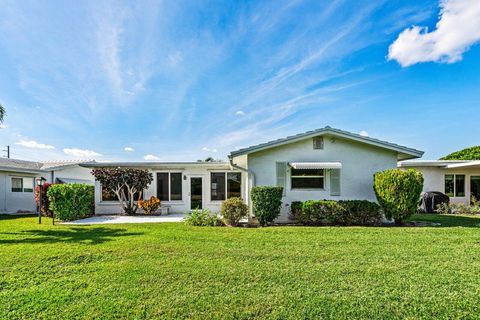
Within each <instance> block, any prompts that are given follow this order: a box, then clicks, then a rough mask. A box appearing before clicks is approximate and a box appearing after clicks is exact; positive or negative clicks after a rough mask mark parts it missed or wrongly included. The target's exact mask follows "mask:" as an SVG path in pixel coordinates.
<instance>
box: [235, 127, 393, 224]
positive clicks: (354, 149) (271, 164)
mask: <svg viewBox="0 0 480 320" xmlns="http://www.w3.org/2000/svg"><path fill="white" fill-rule="evenodd" d="M234 161H235V162H236V159H234ZM328 161H339V162H341V163H342V169H341V173H340V187H341V194H340V196H331V195H330V175H329V171H328V170H327V172H326V179H325V189H324V190H292V189H291V181H290V168H288V172H287V190H286V196H285V197H284V198H283V200H282V202H283V205H282V211H281V216H280V217H279V218H278V221H286V220H288V213H289V204H290V203H291V202H292V201H305V200H320V199H333V200H341V199H351V200H370V201H376V199H375V194H374V191H373V175H374V173H376V172H378V171H383V170H386V169H391V168H396V167H397V153H396V152H394V151H390V150H385V149H382V148H378V147H374V146H370V145H367V144H364V143H360V142H354V141H351V140H347V139H340V138H333V137H328V136H325V137H324V149H322V150H317V149H313V142H312V139H311V138H308V139H305V140H302V141H299V142H294V143H291V144H287V145H283V146H279V147H275V148H270V149H267V150H263V151H259V152H255V153H251V154H249V155H248V169H250V170H252V171H253V172H254V174H255V185H257V186H261V185H276V164H275V163H276V162H328Z"/></svg>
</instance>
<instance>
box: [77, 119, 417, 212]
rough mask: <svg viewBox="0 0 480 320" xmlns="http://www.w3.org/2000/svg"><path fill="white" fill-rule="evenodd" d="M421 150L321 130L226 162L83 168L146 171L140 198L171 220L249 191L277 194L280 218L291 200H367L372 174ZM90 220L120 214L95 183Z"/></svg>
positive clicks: (242, 152)
mask: <svg viewBox="0 0 480 320" xmlns="http://www.w3.org/2000/svg"><path fill="white" fill-rule="evenodd" d="M422 155H423V152H422V151H419V150H416V149H412V148H408V147H404V146H400V145H397V144H393V143H390V142H386V141H382V140H378V139H373V138H370V137H365V136H362V135H359V134H355V133H351V132H347V131H343V130H339V129H334V128H331V127H325V128H321V129H318V130H313V131H308V132H305V133H301V134H297V135H295V136H290V137H286V138H282V139H278V140H275V141H270V142H267V143H263V144H259V145H256V146H252V147H248V148H244V149H240V150H237V151H233V152H231V153H230V155H229V162H173V163H162V162H112V163H83V164H81V166H83V167H87V168H95V167H108V166H109V167H135V168H145V169H148V170H149V171H150V172H151V173H152V174H153V176H154V181H153V183H152V184H151V185H150V186H149V188H148V189H147V190H145V191H144V197H145V198H149V197H150V196H157V197H158V198H160V200H161V201H162V205H166V206H169V207H170V211H171V212H174V213H184V212H187V211H189V210H191V209H194V208H197V207H199V208H207V209H210V210H212V211H214V212H217V211H218V210H219V209H220V205H221V202H222V201H223V200H225V199H227V198H229V197H237V196H241V197H242V198H243V199H245V202H246V203H247V204H250V203H249V198H250V197H249V194H250V190H251V188H252V187H253V186H262V185H277V186H282V187H284V198H283V207H282V214H281V217H279V219H278V221H286V220H287V219H288V212H289V205H290V203H291V202H292V201H298V200H300V201H304V200H311V199H335V200H340V199H365V200H370V201H375V194H374V191H373V174H374V173H375V172H378V171H382V170H386V169H391V168H396V167H397V162H398V161H402V160H408V159H415V158H420V157H421V156H422ZM95 189H96V190H95V213H96V214H112V213H120V212H122V210H121V208H120V205H119V203H118V202H117V201H116V200H115V197H114V195H112V194H110V193H109V192H108V191H107V190H102V186H101V185H100V184H99V183H98V182H96V183H95Z"/></svg>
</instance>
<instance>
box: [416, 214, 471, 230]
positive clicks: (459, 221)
mask: <svg viewBox="0 0 480 320" xmlns="http://www.w3.org/2000/svg"><path fill="white" fill-rule="evenodd" d="M409 220H410V221H426V222H433V223H440V225H439V226H435V228H452V227H466V228H480V216H465V215H453V214H449V215H446V214H415V215H413V216H412V217H411V218H410V219H409Z"/></svg>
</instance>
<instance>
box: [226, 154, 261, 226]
mask: <svg viewBox="0 0 480 320" xmlns="http://www.w3.org/2000/svg"><path fill="white" fill-rule="evenodd" d="M228 161H229V162H230V167H231V168H234V169H238V170H240V171H243V172H246V173H247V190H246V191H247V194H246V199H245V203H246V204H247V205H248V211H249V212H250V214H249V217H248V222H249V223H251V222H252V218H255V217H254V216H253V208H252V206H251V205H250V190H251V189H252V187H253V186H254V185H255V174H254V173H253V171H251V170H249V169H246V168H243V167H240V166H238V165H236V164H235V163H233V158H232V156H228Z"/></svg>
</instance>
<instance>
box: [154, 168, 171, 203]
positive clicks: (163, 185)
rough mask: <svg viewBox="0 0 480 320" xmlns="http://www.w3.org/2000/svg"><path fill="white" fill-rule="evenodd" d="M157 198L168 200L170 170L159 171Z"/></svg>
mask: <svg viewBox="0 0 480 320" xmlns="http://www.w3.org/2000/svg"><path fill="white" fill-rule="evenodd" d="M157 198H158V199H160V200H161V201H168V200H169V199H168V172H158V173H157Z"/></svg>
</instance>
